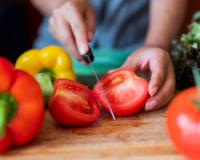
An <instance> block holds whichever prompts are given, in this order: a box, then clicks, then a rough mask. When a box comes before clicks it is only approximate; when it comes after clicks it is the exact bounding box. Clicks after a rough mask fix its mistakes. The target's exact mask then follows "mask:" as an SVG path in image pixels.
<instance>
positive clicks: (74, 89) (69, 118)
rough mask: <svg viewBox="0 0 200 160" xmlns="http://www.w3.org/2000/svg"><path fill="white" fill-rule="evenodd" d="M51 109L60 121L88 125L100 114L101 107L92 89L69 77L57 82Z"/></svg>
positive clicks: (50, 105) (64, 123)
mask: <svg viewBox="0 0 200 160" xmlns="http://www.w3.org/2000/svg"><path fill="white" fill-rule="evenodd" d="M49 111H50V113H51V115H52V117H53V118H54V119H55V120H56V121H57V122H58V123H60V124H63V125H69V126H78V125H86V124H89V123H92V122H94V121H95V120H97V119H98V117H99V116H100V108H99V105H98V103H97V101H96V99H95V97H94V95H93V93H92V91H90V90H89V89H88V88H87V87H86V86H84V85H82V84H80V83H78V82H75V81H71V80H67V79H59V80H57V81H56V82H55V84H54V94H53V96H52V98H51V100H50V103H49Z"/></svg>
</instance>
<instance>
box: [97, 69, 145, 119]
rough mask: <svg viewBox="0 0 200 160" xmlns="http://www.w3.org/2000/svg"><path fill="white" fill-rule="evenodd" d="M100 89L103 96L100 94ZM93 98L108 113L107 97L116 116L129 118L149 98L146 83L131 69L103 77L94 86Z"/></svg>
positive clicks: (119, 70) (117, 71)
mask: <svg viewBox="0 0 200 160" xmlns="http://www.w3.org/2000/svg"><path fill="white" fill-rule="evenodd" d="M102 88H103V90H104V92H105V95H103V94H102ZM93 92H94V94H95V97H96V98H97V99H98V100H99V101H100V102H101V104H102V105H103V107H104V108H105V109H106V110H107V111H108V112H109V109H108V104H107V101H106V100H105V96H106V97H107V99H108V101H109V103H110V105H111V108H112V110H113V112H114V114H115V115H116V116H129V115H131V114H133V113H135V112H137V111H139V110H140V109H141V108H142V107H143V106H144V104H145V102H146V100H147V99H148V97H149V94H148V83H147V81H146V80H144V79H142V78H140V77H138V76H137V75H136V74H135V73H134V72H133V71H132V70H131V69H118V70H115V71H113V72H111V73H108V74H107V75H106V76H104V77H103V78H102V79H101V80H100V82H99V83H97V84H96V85H95V86H94V89H93Z"/></svg>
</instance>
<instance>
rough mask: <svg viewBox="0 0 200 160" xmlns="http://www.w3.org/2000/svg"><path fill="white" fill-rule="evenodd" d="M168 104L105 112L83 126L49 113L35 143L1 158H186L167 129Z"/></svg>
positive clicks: (162, 159)
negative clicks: (119, 114)
mask: <svg viewBox="0 0 200 160" xmlns="http://www.w3.org/2000/svg"><path fill="white" fill-rule="evenodd" d="M165 121H166V118H165V108H163V109H161V110H157V111H153V112H141V113H138V114H136V115H134V116H132V117H126V118H117V120H116V121H112V119H111V118H110V117H109V116H108V115H104V116H103V117H102V118H100V119H99V120H98V121H97V122H95V123H94V124H92V125H90V126H87V127H82V128H63V127H61V126H58V125H57V124H56V123H55V122H54V121H53V119H52V118H51V117H50V115H49V114H48V113H46V121H45V123H44V126H43V128H42V130H41V132H40V134H39V136H38V137H37V138H36V139H35V140H34V141H33V142H32V144H30V145H28V146H25V147H23V148H18V149H16V148H15V149H12V150H11V151H9V152H7V153H6V154H5V155H1V156H0V160H67V159H69V160H73V159H76V160H79V159H85V160H89V159H92V160H96V159H102V160H107V159H111V160H123V159H130V160H137V159H139V160H140V159H141V160H183V159H184V158H183V157H182V156H181V155H179V154H178V153H177V152H176V150H175V149H174V147H173V146H172V144H171V142H170V140H169V138H168V135H167V131H166V124H165Z"/></svg>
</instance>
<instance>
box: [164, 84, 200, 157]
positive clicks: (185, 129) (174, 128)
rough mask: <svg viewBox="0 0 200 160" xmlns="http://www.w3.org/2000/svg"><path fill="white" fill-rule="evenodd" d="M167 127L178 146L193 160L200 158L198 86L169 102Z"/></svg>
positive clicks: (181, 93) (199, 102)
mask: <svg viewBox="0 0 200 160" xmlns="http://www.w3.org/2000/svg"><path fill="white" fill-rule="evenodd" d="M167 127H168V132H169V135H170V137H171V139H172V141H173V143H174V144H175V146H176V148H177V149H178V150H179V151H180V152H181V153H182V154H184V155H185V156H186V157H188V158H189V159H192V160H200V99H199V97H198V96H197V87H192V88H189V89H186V90H184V91H182V92H180V93H179V94H178V95H177V96H176V97H175V98H174V99H173V100H172V102H171V103H170V104H169V108H168V110H167Z"/></svg>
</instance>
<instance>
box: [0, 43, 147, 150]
mask: <svg viewBox="0 0 200 160" xmlns="http://www.w3.org/2000/svg"><path fill="white" fill-rule="evenodd" d="M15 68H16V69H17V70H15V69H14V67H13V66H12V64H11V63H10V62H9V61H8V60H6V59H4V58H1V57H0V73H1V74H0V153H2V152H5V151H7V150H8V149H9V148H10V147H11V146H21V145H25V144H27V143H29V142H30V141H31V140H32V139H33V138H34V137H35V136H36V135H37V133H38V132H39V129H40V127H41V125H42V122H43V119H44V104H47V105H48V109H49V112H50V114H51V116H52V117H53V118H54V120H55V121H56V122H57V123H59V124H62V125H64V126H80V125H87V124H90V123H92V122H94V121H96V120H97V119H98V118H99V117H100V115H101V110H100V106H99V105H100V104H102V106H103V107H104V108H105V109H106V110H107V111H108V112H110V110H109V109H108V107H109V104H110V106H111V108H112V110H113V112H114V114H115V115H116V116H129V115H132V114H134V113H136V112H138V111H139V110H141V109H142V108H143V106H144V104H145V102H146V100H147V99H148V97H149V94H148V83H147V81H146V80H145V79H143V78H140V77H138V76H137V75H136V74H135V73H134V72H133V71H132V70H131V69H118V70H115V71H113V72H111V73H108V74H107V75H105V76H104V77H103V78H102V79H101V80H100V82H98V83H97V84H95V86H94V88H93V90H90V89H89V88H88V87H87V86H85V85H83V84H81V83H79V82H77V81H75V80H76V76H75V74H74V72H73V68H72V63H71V59H70V57H69V56H68V55H67V53H66V52H65V51H64V50H63V49H62V48H60V47H57V46H48V47H46V48H43V49H42V50H35V49H32V50H29V51H27V52H25V53H23V54H22V55H21V56H20V57H19V58H18V60H17V62H16V65H15ZM102 89H103V90H104V91H105V93H104V94H105V95H104V94H102ZM105 97H107V99H108V101H109V104H108V103H107V102H108V101H107V99H105ZM98 102H99V103H98Z"/></svg>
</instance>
